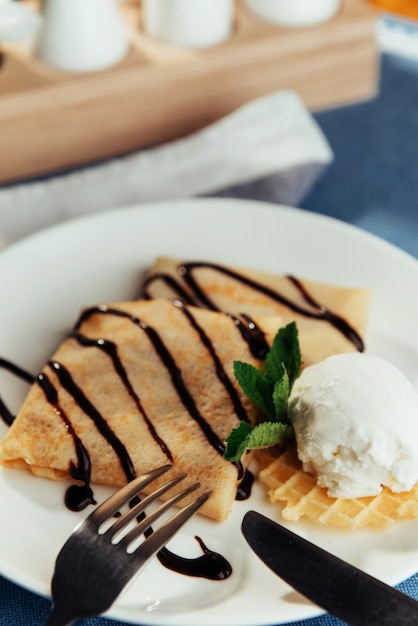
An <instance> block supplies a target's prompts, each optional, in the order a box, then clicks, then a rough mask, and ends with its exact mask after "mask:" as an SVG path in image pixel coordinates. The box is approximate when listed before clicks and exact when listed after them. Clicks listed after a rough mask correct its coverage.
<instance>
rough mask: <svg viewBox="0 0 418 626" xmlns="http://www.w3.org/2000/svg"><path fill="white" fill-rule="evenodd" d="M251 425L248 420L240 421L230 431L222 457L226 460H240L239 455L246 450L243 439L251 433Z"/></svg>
mask: <svg viewBox="0 0 418 626" xmlns="http://www.w3.org/2000/svg"><path fill="white" fill-rule="evenodd" d="M252 429H253V427H252V426H251V424H249V423H248V422H240V423H239V426H237V428H234V429H233V430H232V431H231V434H230V435H229V437H228V438H227V440H226V450H225V452H224V459H226V460H227V461H232V462H236V461H240V459H241V456H242V455H243V453H244V452H245V450H246V446H245V440H246V438H247V437H248V436H249V434H250V433H251V431H252Z"/></svg>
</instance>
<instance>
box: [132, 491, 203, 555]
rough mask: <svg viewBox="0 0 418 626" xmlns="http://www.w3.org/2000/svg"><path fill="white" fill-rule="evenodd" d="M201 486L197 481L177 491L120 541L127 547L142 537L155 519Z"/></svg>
mask: <svg viewBox="0 0 418 626" xmlns="http://www.w3.org/2000/svg"><path fill="white" fill-rule="evenodd" d="M199 487H200V483H195V484H194V485H190V486H189V487H186V489H183V491H180V492H179V493H176V494H175V495H174V496H172V497H171V498H170V499H169V500H167V501H166V502H163V503H162V504H160V506H159V507H158V508H157V509H155V510H154V511H151V513H149V514H148V515H146V517H144V519H143V520H141V521H140V522H138V524H137V525H136V526H135V528H133V529H132V530H131V531H129V532H128V533H127V534H126V535H125V536H124V537H123V539H121V541H120V543H121V544H124V545H125V546H126V548H128V547H129V545H130V544H131V543H133V542H134V541H135V540H136V539H138V537H140V536H141V535H142V534H143V533H144V531H146V530H147V528H149V527H150V526H151V524H153V522H155V520H157V519H158V518H160V517H161V516H162V515H163V514H164V513H165V512H166V511H168V509H170V508H171V507H173V506H174V505H175V504H177V503H178V502H180V500H183V499H184V498H185V497H186V496H188V495H190V494H191V493H193V491H196V489H198V488H199ZM141 504H142V503H141Z"/></svg>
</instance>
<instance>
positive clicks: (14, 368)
mask: <svg viewBox="0 0 418 626" xmlns="http://www.w3.org/2000/svg"><path fill="white" fill-rule="evenodd" d="M0 369H4V370H7V371H8V372H10V373H11V374H13V375H14V376H16V378H19V379H20V380H23V381H24V382H26V383H28V384H29V385H32V384H33V383H34V382H35V376H33V374H30V373H29V372H28V371H26V370H24V369H23V368H22V367H19V365H16V364H15V363H12V361H8V360H7V359H2V358H1V357H0ZM0 417H1V419H2V420H3V422H5V424H7V426H11V425H12V424H13V422H14V420H15V417H16V416H15V415H14V414H13V413H12V412H11V411H10V409H9V408H8V407H7V406H6V404H5V403H4V402H3V399H2V398H1V397H0Z"/></svg>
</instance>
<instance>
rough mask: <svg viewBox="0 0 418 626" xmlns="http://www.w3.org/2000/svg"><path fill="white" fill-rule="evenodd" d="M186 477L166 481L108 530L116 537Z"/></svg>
mask: <svg viewBox="0 0 418 626" xmlns="http://www.w3.org/2000/svg"><path fill="white" fill-rule="evenodd" d="M185 478H186V475H185V474H182V475H181V476H176V478H173V480H170V481H169V482H168V483H165V484H164V485H162V486H161V487H159V488H158V489H156V490H155V491H153V492H152V493H150V494H149V495H148V496H146V497H145V498H143V499H142V500H140V501H139V502H138V503H137V504H136V505H135V506H133V507H132V508H131V509H129V511H127V512H126V513H124V514H123V515H122V516H121V517H119V518H118V519H117V520H116V522H115V523H114V524H113V525H112V526H111V527H110V528H109V529H108V530H107V531H106V532H107V533H109V534H111V535H113V536H114V537H115V536H116V535H117V534H118V533H119V531H120V530H121V529H123V528H124V527H125V526H126V524H127V523H128V522H129V521H130V520H131V519H133V518H134V517H137V516H138V515H140V514H141V513H143V512H144V511H145V509H146V508H147V506H149V505H150V504H151V503H152V502H154V500H157V499H158V498H160V497H161V496H162V495H163V494H164V493H166V492H167V491H169V490H170V489H171V488H172V487H174V486H175V485H177V484H178V483H179V482H181V481H182V480H184V479H185ZM103 534H105V533H103Z"/></svg>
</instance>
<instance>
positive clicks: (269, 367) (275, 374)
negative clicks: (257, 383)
mask: <svg viewBox="0 0 418 626" xmlns="http://www.w3.org/2000/svg"><path fill="white" fill-rule="evenodd" d="M282 365H284V366H285V368H286V371H287V374H288V377H289V391H290V390H291V389H292V386H293V383H294V381H295V380H296V378H297V377H298V376H299V372H300V367H301V354H300V347H299V337H298V329H297V326H296V323H295V322H291V323H290V324H288V325H287V326H285V327H284V328H281V329H280V330H279V331H278V333H277V334H276V336H275V338H274V341H273V344H272V346H271V348H270V351H269V352H268V354H267V356H266V360H265V362H264V369H263V373H264V374H265V375H266V376H268V377H270V378H272V379H273V380H275V381H277V380H280V378H281V372H282Z"/></svg>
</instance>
